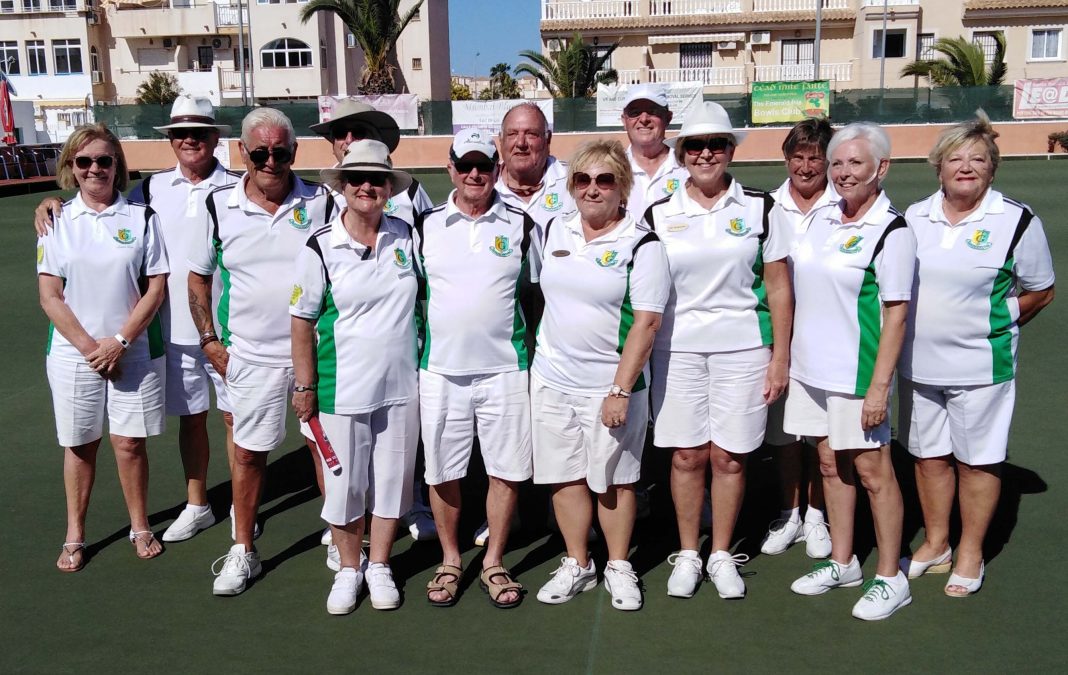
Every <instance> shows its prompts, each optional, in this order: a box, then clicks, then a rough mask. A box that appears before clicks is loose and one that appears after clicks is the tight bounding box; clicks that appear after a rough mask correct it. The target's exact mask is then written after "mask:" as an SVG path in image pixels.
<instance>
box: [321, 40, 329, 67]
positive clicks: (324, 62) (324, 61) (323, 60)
mask: <svg viewBox="0 0 1068 675" xmlns="http://www.w3.org/2000/svg"><path fill="white" fill-rule="evenodd" d="M327 63H329V59H328V58H327V52H326V41H325V40H319V64H320V67H321V68H322V69H323V70H326V65H327Z"/></svg>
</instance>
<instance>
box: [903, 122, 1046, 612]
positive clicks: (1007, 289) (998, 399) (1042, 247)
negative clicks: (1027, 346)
mask: <svg viewBox="0 0 1068 675" xmlns="http://www.w3.org/2000/svg"><path fill="white" fill-rule="evenodd" d="M997 136H998V134H997V132H995V131H994V129H993V127H992V126H991V125H990V119H989V118H988V117H987V116H986V114H985V113H983V112H982V111H979V114H978V115H977V117H976V119H974V120H972V121H970V122H965V123H962V124H958V125H956V126H954V127H951V128H949V129H947V130H946V131H944V132H943V133H942V135H941V137H939V139H938V142H937V143H936V144H935V146H934V148H933V149H932V150H931V154H930V158H929V159H930V162H931V164H932V165H934V167H935V171H936V172H937V175H938V182H939V184H940V186H941V187H940V189H939V190H938V191H937V192H935V193H934V194H933V195H931V196H930V197H928V198H927V199H925V200H923V201H921V202H918V203H916V204H913V205H912V206H911V207H909V210H908V211H907V212H906V214H905V219H906V220H907V221H908V223H909V226H910V227H911V228H912V230H913V232H914V233H915V234H916V239H917V258H918V265H917V274H916V280H915V283H914V285H913V291H912V304H911V306H910V311H909V321H908V329H907V332H906V335H905V346H904V350H903V352H902V355H901V364H900V369H901V376H902V389H901V424H902V429H903V430H904V431H905V432H906V433H903V434H902V438H903V441H904V442H905V443H906V445H907V447H908V449H909V452H910V453H911V454H912V455H913V456H914V457H915V458H916V487H917V489H918V492H919V495H920V505H921V506H922V507H923V521H924V540H923V543H922V544H921V545H920V547H919V548H917V549H916V550H915V551H914V552H913V554H912V556H911V557H909V558H905V559H903V560H902V561H901V562H902V565H901V568H902V570H903V571H904V572H905V573H906V574H907V575H908V576H909V578H915V577H919V576H921V575H923V574H925V573H929V572H948V571H950V568H953V574H952V575H950V577H949V581H948V582H947V583H946V587H945V593H946V595H949V596H951V597H966V596H968V595H971V594H972V593H975V592H976V591H978V590H979V588H980V587H981V586H982V584H983V576H984V573H985V565H984V563H983V539H984V538H985V537H986V531H987V527H988V526H989V525H990V520H991V519H992V518H993V516H994V509H995V508H996V507H997V503H998V497H999V496H1000V494H1001V465H1002V463H1004V461H1005V457H1006V446H1007V444H1008V440H1009V423H1010V421H1011V420H1012V411H1013V405H1014V403H1015V400H1016V379H1015V376H1016V356H1017V341H1018V339H1019V334H1020V326H1022V325H1024V324H1025V323H1027V322H1028V321H1031V320H1032V319H1034V318H1035V316H1036V315H1037V314H1038V313H1039V312H1040V311H1041V310H1042V308H1043V307H1045V306H1046V305H1048V304H1049V303H1050V302H1051V301H1052V300H1053V282H1054V274H1053V260H1052V258H1051V256H1050V251H1049V244H1048V243H1047V242H1046V235H1045V233H1044V232H1043V230H1042V221H1041V220H1039V218H1038V217H1037V216H1036V215H1035V214H1034V212H1033V211H1032V210H1031V208H1030V207H1029V206H1027V205H1026V204H1021V203H1020V202H1017V201H1015V200H1013V199H1009V198H1008V197H1005V196H1003V195H1002V194H1001V193H1000V192H998V191H997V190H994V189H993V188H992V187H991V184H992V183H993V181H994V173H995V172H996V171H997V168H998V162H999V160H1000V153H999V152H998V146H997V144H996V143H995V142H994V139H996V138H997ZM954 465H955V467H956V471H954ZM957 480H959V481H960V488H959V490H957ZM955 492H957V493H959V497H960V517H961V534H960V542H959V543H958V545H957V561H956V566H955V567H954V566H953V549H951V548H950V545H949V519H950V513H951V512H952V510H953V497H954V493H955Z"/></svg>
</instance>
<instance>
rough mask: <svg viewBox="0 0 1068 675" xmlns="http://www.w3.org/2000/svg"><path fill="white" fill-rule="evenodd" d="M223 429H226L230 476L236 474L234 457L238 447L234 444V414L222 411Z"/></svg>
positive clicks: (227, 460)
mask: <svg viewBox="0 0 1068 675" xmlns="http://www.w3.org/2000/svg"><path fill="white" fill-rule="evenodd" d="M222 421H223V427H224V428H225V429H226V463H227V464H228V465H229V466H230V474H231V475H233V473H234V457H236V456H237V446H236V445H235V444H234V414H233V413H232V412H230V411H229V410H224V411H222Z"/></svg>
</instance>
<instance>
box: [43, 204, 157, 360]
mask: <svg viewBox="0 0 1068 675" xmlns="http://www.w3.org/2000/svg"><path fill="white" fill-rule="evenodd" d="M168 270H169V267H168V266H167V250H166V248H165V247H164V245H163V238H162V237H161V236H160V225H159V218H158V217H157V216H156V214H155V213H153V212H152V209H150V208H149V207H147V206H145V205H144V204H138V203H135V202H129V201H127V200H126V198H125V197H123V196H122V195H121V194H120V195H118V197H117V198H116V199H115V202H114V203H113V204H112V205H111V206H109V207H107V208H106V209H104V210H103V211H101V212H100V213H97V212H96V211H94V210H93V209H91V208H89V207H88V206H87V205H86V203H85V202H84V201H83V200H82V196H81V193H80V192H79V193H78V194H77V195H75V196H74V199H71V200H70V201H69V202H67V203H66V204H64V205H63V208H62V210H61V211H60V214H59V218H58V219H56V222H55V224H54V226H53V228H52V230H51V232H50V233H49V234H48V235H46V236H44V237H41V238H39V239H38V240H37V274H49V275H51V276H54V277H59V278H61V279H63V301H64V302H65V303H66V304H67V306H68V307H70V309H71V311H72V312H74V316H75V317H76V318H77V319H78V321H79V323H81V325H82V327H83V328H84V329H85V331H86V332H87V333H89V335H91V336H92V337H94V338H96V339H98V340H99V339H102V338H106V337H111V336H112V335H115V334H116V333H118V332H119V331H120V330H121V329H122V326H123V324H124V323H126V320H127V319H129V318H130V314H131V313H132V312H133V309H134V307H135V306H136V305H137V303H138V302H139V301H140V300H141V283H142V281H144V279H145V278H146V277H151V276H156V275H159V274H167V272H168ZM45 353H46V354H48V355H49V356H50V357H52V358H55V359H60V360H63V361H75V362H78V363H84V362H85V357H84V356H82V353H81V352H79V351H78V348H77V347H75V346H74V345H72V344H71V343H70V342H69V341H68V340H67V338H65V337H63V335H62V334H61V333H60V332H59V331H58V330H56V329H55V326H53V325H52V324H49V326H48V343H47V346H46V347H45ZM159 356H163V330H162V326H161V324H160V319H159V315H158V314H157V315H156V317H155V318H154V319H153V320H152V323H151V324H149V326H148V328H147V329H146V330H145V331H144V332H142V333H141V334H140V335H138V336H137V338H136V339H135V340H133V341H132V342H131V343H130V346H129V348H128V349H127V350H126V354H125V355H124V356H123V359H129V360H131V361H147V360H149V359H154V358H157V357H159Z"/></svg>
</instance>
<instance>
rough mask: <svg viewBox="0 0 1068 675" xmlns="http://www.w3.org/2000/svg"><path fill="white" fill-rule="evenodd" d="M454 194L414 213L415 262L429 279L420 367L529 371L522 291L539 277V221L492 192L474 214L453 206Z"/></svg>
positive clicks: (448, 371) (453, 371)
mask: <svg viewBox="0 0 1068 675" xmlns="http://www.w3.org/2000/svg"><path fill="white" fill-rule="evenodd" d="M455 195H456V191H455V190H453V191H452V192H451V193H450V194H449V198H448V199H447V200H446V201H445V203H443V204H439V205H438V206H436V207H434V208H433V209H431V210H430V211H427V212H425V213H423V214H422V215H421V216H420V217H419V218H417V219H416V225H415V242H416V262H417V263H418V265H419V270H420V273H421V274H422V275H423V277H424V279H425V280H426V296H425V297H424V298H422V302H423V305H424V306H423V308H422V311H423V316H424V321H425V325H424V329H425V336H424V344H423V354H422V357H421V358H420V362H419V366H420V367H421V368H424V369H426V370H429V371H431V372H434V373H437V374H439V375H486V374H491V373H507V372H512V371H515V370H526V369H527V368H528V367H529V363H530V358H529V354H528V353H527V347H526V344H525V343H524V338H525V336H526V330H527V324H526V318H525V317H524V316H523V310H522V309H521V308H520V305H519V297H520V293H521V292H522V291H523V289H524V288H525V286H526V284H527V283H537V281H538V273H539V271H540V269H541V259H540V256H539V251H538V248H539V246H540V244H538V242H537V241H536V240H537V237H538V236H539V234H538V226H537V225H536V224H535V222H534V220H533V219H532V218H531V217H530V216H529V215H527V214H526V213H524V212H523V211H521V210H519V209H517V208H515V207H512V206H509V205H507V204H505V203H504V202H503V201H501V199H500V196H499V195H498V194H497V193H494V196H493V203H492V204H491V205H490V208H489V210H488V211H487V212H486V213H484V214H482V215H481V216H479V217H478V218H470V217H468V216H466V215H464V214H463V213H462V212H461V211H460V210H459V209H458V208H456V204H455V202H454V199H455Z"/></svg>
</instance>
